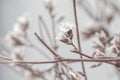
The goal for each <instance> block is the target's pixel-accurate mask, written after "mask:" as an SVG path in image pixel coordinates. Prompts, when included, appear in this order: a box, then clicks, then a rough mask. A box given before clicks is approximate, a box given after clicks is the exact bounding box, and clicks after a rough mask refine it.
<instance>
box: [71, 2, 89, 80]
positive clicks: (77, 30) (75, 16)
mask: <svg viewBox="0 0 120 80" xmlns="http://www.w3.org/2000/svg"><path fill="white" fill-rule="evenodd" d="M73 8H74V18H75V24H76V34H77V43H78V50H79V51H80V52H81V46H80V35H79V27H78V21H77V11H76V0H73ZM79 54H80V58H81V59H82V54H81V53H79ZM81 64H82V70H83V72H84V74H85V75H86V70H85V67H84V62H83V61H82V62H81ZM84 78H85V80H87V76H85V77H84Z"/></svg>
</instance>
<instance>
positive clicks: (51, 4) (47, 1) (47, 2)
mask: <svg viewBox="0 0 120 80" xmlns="http://www.w3.org/2000/svg"><path fill="white" fill-rule="evenodd" d="M44 2H45V6H46V8H48V9H49V10H50V11H52V10H53V8H54V5H55V3H54V1H53V0H44Z"/></svg>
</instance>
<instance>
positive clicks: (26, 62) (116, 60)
mask: <svg viewBox="0 0 120 80" xmlns="http://www.w3.org/2000/svg"><path fill="white" fill-rule="evenodd" d="M82 61H84V62H111V61H113V62H120V58H109V59H61V60H53V61H0V63H1V64H8V63H23V64H51V63H58V62H82Z"/></svg>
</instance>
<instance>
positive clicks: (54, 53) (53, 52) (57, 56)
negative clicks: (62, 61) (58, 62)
mask: <svg viewBox="0 0 120 80" xmlns="http://www.w3.org/2000/svg"><path fill="white" fill-rule="evenodd" d="M34 34H35V36H36V37H37V38H38V40H39V41H40V42H41V43H42V44H43V45H44V46H45V47H46V48H47V49H48V50H49V51H50V52H51V53H52V54H53V55H54V56H55V57H56V58H61V57H60V56H59V55H58V54H57V53H56V52H55V51H54V50H52V49H51V48H50V47H49V46H48V45H47V44H46V43H45V42H44V41H43V40H42V39H41V38H40V37H39V36H38V35H37V33H34Z"/></svg>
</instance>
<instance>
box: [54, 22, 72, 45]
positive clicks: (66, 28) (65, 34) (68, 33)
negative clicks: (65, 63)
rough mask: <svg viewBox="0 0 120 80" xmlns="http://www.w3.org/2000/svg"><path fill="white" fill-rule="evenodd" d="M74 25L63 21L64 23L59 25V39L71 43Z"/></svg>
mask: <svg viewBox="0 0 120 80" xmlns="http://www.w3.org/2000/svg"><path fill="white" fill-rule="evenodd" d="M73 27H74V26H73V25H72V24H69V23H62V25H61V26H60V27H59V29H60V32H59V33H58V36H57V37H56V39H57V40H60V41H62V42H64V43H66V44H70V43H71V41H72V38H73V33H72V29H73Z"/></svg>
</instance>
